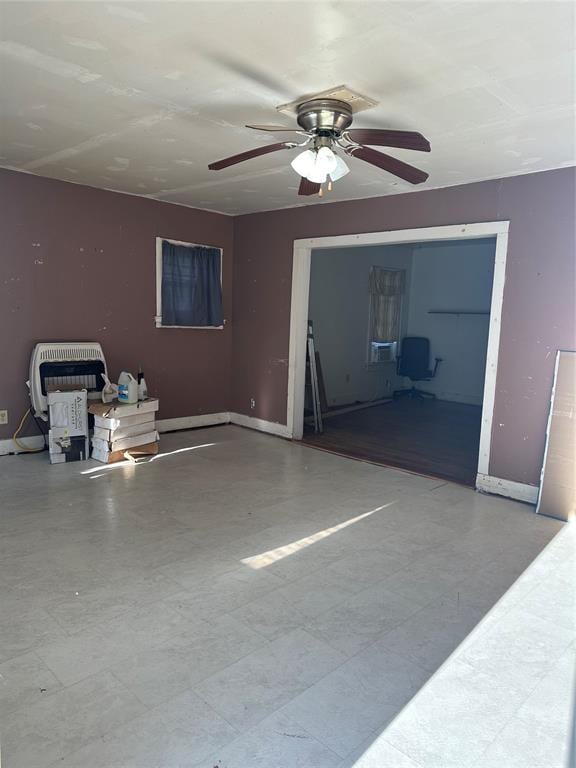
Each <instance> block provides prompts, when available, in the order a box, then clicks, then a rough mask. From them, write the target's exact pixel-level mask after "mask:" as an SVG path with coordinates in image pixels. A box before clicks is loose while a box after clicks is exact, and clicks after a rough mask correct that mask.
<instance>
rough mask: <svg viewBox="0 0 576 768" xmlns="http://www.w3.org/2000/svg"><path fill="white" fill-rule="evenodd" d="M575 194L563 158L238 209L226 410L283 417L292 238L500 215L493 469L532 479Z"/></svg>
mask: <svg viewBox="0 0 576 768" xmlns="http://www.w3.org/2000/svg"><path fill="white" fill-rule="evenodd" d="M344 183H345V182H344ZM575 202H576V201H575V174H574V169H572V168H568V169H562V170H557V171H549V172H546V173H539V174H531V175H526V176H516V177H513V178H507V179H500V180H495V181H487V182H482V183H478V184H469V185H464V186H459V187H450V188H448V189H440V190H431V191H428V192H426V191H423V192H414V193H411V194H405V195H396V196H391V197H381V198H372V199H369V200H359V201H352V202H347V203H332V204H329V203H321V204H318V205H314V206H307V207H302V208H296V209H290V210H283V211H274V212H269V213H260V214H250V215H246V216H241V217H238V218H236V219H235V222H234V244H235V250H234V307H233V312H234V343H233V350H232V371H233V378H232V410H234V411H238V412H240V413H247V414H250V415H252V416H257V417H259V418H262V419H266V420H269V421H274V422H279V423H282V424H285V423H286V398H287V388H288V346H289V325H290V295H291V278H292V248H293V241H294V240H295V239H299V238H309V237H322V236H327V235H341V234H354V233H359V232H375V231H381V230H396V229H411V228H415V227H430V226H439V225H445V224H465V223H472V222H482V221H499V220H509V221H510V236H509V247H508V262H507V271H506V285H505V291H504V307H503V317H502V330H501V343H500V355H499V368H498V380H497V387H496V389H497V391H496V404H495V414H494V435H493V443H492V454H491V457H490V473H491V474H492V475H494V476H497V477H502V478H506V479H509V480H515V481H517V482H521V483H531V484H537V483H538V481H539V473H540V467H541V463H542V455H543V449H544V435H545V428H546V418H547V413H548V406H549V398H550V391H551V385H552V376H553V370H554V357H555V352H556V350H557V349H558V348H564V349H574V348H576V338H575V336H576V329H575V304H574V290H575V237H574V210H575ZM344 309H345V308H343V311H344ZM250 398H254V399H255V400H256V408H255V409H254V410H251V409H250Z"/></svg>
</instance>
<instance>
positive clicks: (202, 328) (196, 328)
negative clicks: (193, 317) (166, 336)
mask: <svg viewBox="0 0 576 768" xmlns="http://www.w3.org/2000/svg"><path fill="white" fill-rule="evenodd" d="M156 328H181V329H183V330H192V331H223V330H224V326H223V325H163V324H162V323H161V322H160V321H159V320H156Z"/></svg>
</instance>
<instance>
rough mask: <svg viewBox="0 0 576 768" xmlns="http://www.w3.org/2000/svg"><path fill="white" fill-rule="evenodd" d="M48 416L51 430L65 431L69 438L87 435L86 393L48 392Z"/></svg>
mask: <svg viewBox="0 0 576 768" xmlns="http://www.w3.org/2000/svg"><path fill="white" fill-rule="evenodd" d="M46 399H47V402H48V416H49V422H50V427H51V428H52V429H66V430H67V434H68V435H69V436H70V437H74V436H77V435H85V436H87V435H88V411H87V407H86V406H87V392H86V390H85V389H80V390H79V389H77V390H74V391H73V392H48V394H47V397H46Z"/></svg>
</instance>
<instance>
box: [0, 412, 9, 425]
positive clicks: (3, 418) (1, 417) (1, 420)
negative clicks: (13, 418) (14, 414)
mask: <svg viewBox="0 0 576 768" xmlns="http://www.w3.org/2000/svg"><path fill="white" fill-rule="evenodd" d="M0 424H8V411H0Z"/></svg>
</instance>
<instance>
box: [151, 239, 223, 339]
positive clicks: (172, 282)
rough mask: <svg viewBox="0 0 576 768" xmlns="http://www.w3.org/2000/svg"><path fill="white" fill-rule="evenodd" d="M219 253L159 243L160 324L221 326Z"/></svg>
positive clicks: (207, 249) (200, 248) (200, 247)
mask: <svg viewBox="0 0 576 768" xmlns="http://www.w3.org/2000/svg"><path fill="white" fill-rule="evenodd" d="M220 261H221V252H220V249H218V248H205V247H203V246H188V245H174V244H173V243H169V242H167V241H166V240H164V242H163V243H162V325H198V326H202V325H216V326H218V325H222V286H221V282H220Z"/></svg>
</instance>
